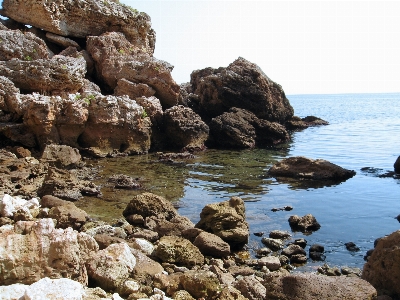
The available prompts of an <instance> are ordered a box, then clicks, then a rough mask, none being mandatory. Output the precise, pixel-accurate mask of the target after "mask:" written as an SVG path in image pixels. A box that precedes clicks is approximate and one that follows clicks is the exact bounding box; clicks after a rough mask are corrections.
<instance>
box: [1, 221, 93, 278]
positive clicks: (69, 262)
mask: <svg viewBox="0 0 400 300" xmlns="http://www.w3.org/2000/svg"><path fill="white" fill-rule="evenodd" d="M0 235H1V238H0V247H1V248H2V249H4V254H5V253H7V255H4V254H3V255H2V254H0V281H1V282H2V283H3V284H13V283H16V282H18V283H24V284H31V283H33V282H36V281H38V280H39V279H41V278H44V277H52V278H60V277H65V278H73V279H74V280H75V281H78V282H81V283H83V284H87V273H86V267H85V263H86V261H87V260H88V258H89V254H91V253H94V252H96V251H97V250H98V245H97V243H96V241H95V240H94V239H93V238H92V237H90V236H88V235H87V234H85V233H78V232H77V231H74V230H72V228H67V229H65V230H63V229H55V227H54V223H53V220H52V219H40V220H38V221H29V222H17V223H16V224H15V225H14V226H10V225H7V226H3V227H1V228H0ZM10 266H12V267H11V268H10Z"/></svg>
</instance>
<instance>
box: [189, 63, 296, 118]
mask: <svg viewBox="0 0 400 300" xmlns="http://www.w3.org/2000/svg"><path fill="white" fill-rule="evenodd" d="M190 83H191V85H192V93H193V94H196V95H198V97H199V99H198V101H199V107H200V110H201V111H200V115H202V116H203V114H206V115H208V116H211V117H216V116H219V115H221V114H222V113H224V112H226V111H228V110H229V109H230V108H231V107H238V108H243V109H246V110H249V111H251V112H252V113H254V114H255V115H256V116H257V117H258V118H261V119H265V120H268V121H271V122H278V123H281V124H283V123H284V122H285V121H286V120H288V119H290V118H291V117H292V116H293V108H292V106H291V105H290V103H289V100H288V99H287V98H286V96H285V93H284V92H283V89H282V87H281V86H280V85H279V84H277V83H275V82H273V81H272V80H271V79H270V78H268V77H267V75H265V74H264V72H263V71H262V70H261V69H260V67H258V66H257V65H256V64H254V63H251V62H249V61H247V60H246V59H244V58H241V57H240V58H238V59H236V60H235V61H234V62H233V63H231V64H230V65H229V66H228V67H226V68H222V67H221V68H218V69H212V68H207V69H203V70H197V71H194V72H193V73H192V74H191V80H190Z"/></svg>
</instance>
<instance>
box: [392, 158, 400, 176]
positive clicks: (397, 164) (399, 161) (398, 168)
mask: <svg viewBox="0 0 400 300" xmlns="http://www.w3.org/2000/svg"><path fill="white" fill-rule="evenodd" d="M393 167H394V171H395V172H396V173H398V174H400V156H399V157H398V158H397V159H396V161H395V163H394V165H393Z"/></svg>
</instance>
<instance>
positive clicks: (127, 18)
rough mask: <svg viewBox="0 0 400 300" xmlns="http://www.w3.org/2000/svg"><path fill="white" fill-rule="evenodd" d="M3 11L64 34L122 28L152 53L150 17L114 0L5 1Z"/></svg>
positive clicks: (152, 34) (50, 30)
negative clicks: (75, 1)
mask: <svg viewBox="0 0 400 300" xmlns="http://www.w3.org/2000/svg"><path fill="white" fill-rule="evenodd" d="M2 13H3V15H5V16H7V17H9V18H11V19H13V20H16V21H18V22H21V23H23V24H29V25H32V26H35V27H37V28H42V29H44V30H46V31H49V32H52V33H55V34H58V35H61V36H71V37H78V38H86V37H87V36H89V35H100V34H102V33H104V32H107V31H121V32H123V33H124V34H125V36H126V37H127V38H128V39H129V40H130V41H131V42H132V43H134V44H135V45H136V46H137V47H138V48H141V49H144V51H146V52H148V53H153V51H154V46H155V32H154V31H153V29H151V22H150V17H149V16H148V15H147V14H145V13H139V12H138V11H136V10H135V9H133V8H130V7H129V6H127V5H122V4H119V3H116V2H114V1H97V0H87V1H84V2H80V3H79V5H77V4H76V3H71V2H69V1H67V0H60V1H57V2H49V3H47V2H46V3H43V4H40V5H39V4H38V3H36V2H35V1H30V0H28V1H16V0H5V1H3V12H2Z"/></svg>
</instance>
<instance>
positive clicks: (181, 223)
mask: <svg viewBox="0 0 400 300" xmlns="http://www.w3.org/2000/svg"><path fill="white" fill-rule="evenodd" d="M144 225H145V226H146V227H147V228H148V229H150V230H153V231H154V232H157V233H158V235H159V236H160V237H161V236H164V235H175V236H181V235H182V232H184V231H186V230H188V229H191V228H193V227H194V224H193V223H192V221H190V220H189V218H187V217H182V216H179V215H178V216H176V217H173V218H172V219H170V220H167V219H165V218H164V217H163V216H160V217H156V216H152V217H147V218H146V220H145V224H144Z"/></svg>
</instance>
